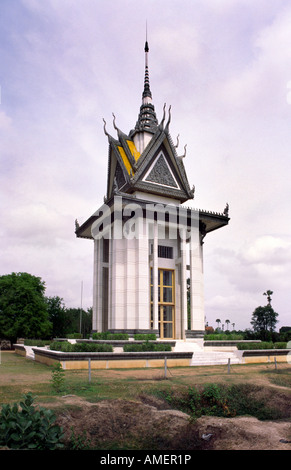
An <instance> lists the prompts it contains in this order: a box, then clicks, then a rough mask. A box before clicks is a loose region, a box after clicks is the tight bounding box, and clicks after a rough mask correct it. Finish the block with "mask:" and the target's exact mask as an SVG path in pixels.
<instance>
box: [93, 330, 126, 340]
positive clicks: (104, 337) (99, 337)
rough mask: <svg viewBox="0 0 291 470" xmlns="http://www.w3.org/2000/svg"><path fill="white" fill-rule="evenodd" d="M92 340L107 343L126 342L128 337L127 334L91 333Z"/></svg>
mask: <svg viewBox="0 0 291 470" xmlns="http://www.w3.org/2000/svg"><path fill="white" fill-rule="evenodd" d="M92 339H95V340H107V341H114V340H128V339H129V336H128V334H127V333H109V332H108V331H106V332H103V333H93V335H92Z"/></svg>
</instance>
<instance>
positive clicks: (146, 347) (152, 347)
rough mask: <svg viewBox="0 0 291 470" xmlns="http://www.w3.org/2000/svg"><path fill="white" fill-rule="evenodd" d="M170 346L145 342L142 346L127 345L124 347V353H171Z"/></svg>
mask: <svg viewBox="0 0 291 470" xmlns="http://www.w3.org/2000/svg"><path fill="white" fill-rule="evenodd" d="M171 349H172V348H171V345H170V344H155V343H149V342H145V343H142V344H125V345H124V346H123V350H124V352H147V351H150V352H154V351H171Z"/></svg>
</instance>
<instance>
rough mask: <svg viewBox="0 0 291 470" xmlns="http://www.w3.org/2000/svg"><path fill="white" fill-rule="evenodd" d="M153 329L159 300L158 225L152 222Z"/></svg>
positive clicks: (155, 326) (157, 324) (157, 326)
mask: <svg viewBox="0 0 291 470" xmlns="http://www.w3.org/2000/svg"><path fill="white" fill-rule="evenodd" d="M153 232H154V233H153V316H154V321H153V328H154V330H158V329H159V323H158V314H159V310H158V309H159V304H158V302H159V299H158V289H159V287H158V284H159V280H158V279H159V272H158V225H157V222H156V221H154V230H153Z"/></svg>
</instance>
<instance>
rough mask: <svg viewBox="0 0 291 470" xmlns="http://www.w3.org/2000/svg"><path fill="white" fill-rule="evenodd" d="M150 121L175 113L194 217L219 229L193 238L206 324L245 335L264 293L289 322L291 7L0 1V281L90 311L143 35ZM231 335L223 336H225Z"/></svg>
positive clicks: (133, 111) (223, 1) (133, 103)
mask: <svg viewBox="0 0 291 470" xmlns="http://www.w3.org/2000/svg"><path fill="white" fill-rule="evenodd" d="M146 20H147V24H148V40H149V46H150V54H149V68H150V84H151V90H152V94H153V103H154V105H155V109H156V113H157V116H158V119H159V120H161V118H162V110H163V105H164V103H167V106H169V105H171V106H172V120H171V124H170V133H171V135H172V138H173V140H174V141H176V137H177V135H178V134H179V135H180V147H179V151H180V152H181V154H183V152H184V145H185V144H187V155H186V158H185V160H184V163H185V166H186V170H187V174H188V179H189V183H190V186H192V185H193V184H195V187H196V192H195V200H194V202H193V204H192V205H193V207H195V208H200V209H205V210H208V211H215V212H222V211H223V209H224V207H225V205H226V203H227V202H228V203H229V207H230V217H231V220H230V223H229V225H228V226H227V227H224V228H222V229H220V230H218V231H216V232H213V233H211V234H209V235H207V237H206V238H205V243H204V268H205V269H204V272H205V311H206V320H207V321H208V323H209V325H212V326H214V327H216V326H217V325H216V322H215V321H216V319H217V318H219V319H220V320H221V321H222V323H225V320H226V319H229V320H230V322H231V323H235V328H236V329H245V328H250V327H251V325H250V321H251V316H252V312H253V311H254V309H255V308H256V307H257V306H259V305H265V304H266V302H267V299H266V297H265V296H263V293H264V292H265V291H266V290H268V289H270V290H273V291H274V294H273V301H272V305H273V307H274V309H275V310H276V312H278V314H279V317H278V319H279V323H278V328H280V327H281V326H286V325H290V324H291V307H290V305H291V222H290V201H291V185H290V177H291V158H290V157H291V156H290V149H291V2H290V1H289V0H255V1H254V0H167V1H166V0H0V57H1V65H0V86H1V104H0V165H1V166H0V196H1V199H0V210H1V223H0V240H1V259H0V275H2V274H9V273H11V272H23V271H24V272H28V273H30V274H33V275H35V276H39V277H41V278H42V280H44V281H45V283H46V295H48V296H56V295H58V296H60V297H62V298H63V299H64V303H65V305H66V306H67V307H79V306H80V303H81V285H82V283H83V296H82V305H83V307H84V308H87V307H90V306H91V305H92V278H93V276H92V274H93V242H91V241H90V240H82V239H77V238H76V237H75V233H74V230H75V224H74V221H75V219H76V218H77V219H78V221H79V223H83V222H84V221H85V220H86V219H87V218H88V217H89V216H90V215H91V214H93V213H94V212H95V210H96V209H97V208H99V207H100V205H101V204H102V203H103V196H104V194H105V192H106V178H107V158H108V141H107V138H106V136H105V135H104V132H103V121H102V118H104V119H105V120H106V121H107V130H108V132H110V133H111V134H112V135H115V131H114V128H113V124H112V112H114V114H115V116H116V124H117V126H118V127H119V128H120V129H121V130H122V131H123V132H125V133H128V132H129V131H130V130H131V129H132V128H133V127H134V126H135V123H136V120H137V117H138V113H139V107H140V105H141V95H142V90H143V79H144V52H143V48H144V41H145V29H146V28H145V25H146ZM230 328H231V329H232V326H231V327H230Z"/></svg>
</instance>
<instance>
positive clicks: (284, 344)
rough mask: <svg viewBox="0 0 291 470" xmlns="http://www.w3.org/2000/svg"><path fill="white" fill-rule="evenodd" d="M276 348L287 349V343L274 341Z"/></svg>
mask: <svg viewBox="0 0 291 470" xmlns="http://www.w3.org/2000/svg"><path fill="white" fill-rule="evenodd" d="M274 349H287V343H285V342H282V341H280V342H278V343H274Z"/></svg>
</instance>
